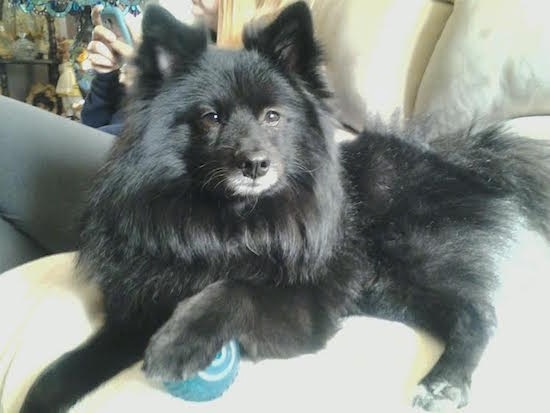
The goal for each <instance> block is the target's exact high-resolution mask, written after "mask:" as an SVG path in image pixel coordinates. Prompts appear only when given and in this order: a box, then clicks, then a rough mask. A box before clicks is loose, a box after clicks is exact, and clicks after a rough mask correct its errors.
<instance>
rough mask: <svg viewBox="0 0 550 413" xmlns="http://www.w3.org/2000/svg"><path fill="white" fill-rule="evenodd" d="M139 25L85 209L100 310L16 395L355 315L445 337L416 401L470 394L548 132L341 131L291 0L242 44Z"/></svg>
mask: <svg viewBox="0 0 550 413" xmlns="http://www.w3.org/2000/svg"><path fill="white" fill-rule="evenodd" d="M143 25H144V34H143V36H144V38H143V44H142V46H141V48H140V50H139V55H138V58H137V67H138V70H139V74H138V78H137V80H136V82H137V83H136V85H135V90H134V92H133V97H132V100H131V103H130V106H129V109H128V113H129V121H128V125H127V127H126V131H125V133H124V136H122V138H121V139H120V140H119V141H117V143H116V146H115V148H114V149H113V151H112V154H111V157H110V159H109V161H108V162H107V164H106V165H105V166H104V168H103V169H102V170H101V172H100V173H99V177H98V179H97V182H96V184H95V188H94V190H93V194H92V195H91V199H90V202H89V207H88V209H87V212H86V213H85V215H84V218H83V227H82V237H81V253H80V268H81V270H82V271H83V272H84V273H85V274H86V275H87V277H88V278H89V279H90V280H93V281H95V282H97V283H98V284H99V286H100V287H101V290H102V292H103V294H104V301H105V311H106V323H105V326H104V327H103V328H102V329H101V331H100V332H99V333H98V334H97V335H96V336H94V337H93V338H92V339H91V340H90V341H89V342H87V343H86V344H84V345H83V346H81V347H80V348H77V349H76V350H74V351H72V352H70V353H68V354H66V355H65V356H63V357H62V358H61V359H59V360H57V361H56V362H55V363H54V364H53V365H52V366H51V367H50V368H49V369H48V370H47V371H46V372H45V373H43V374H42V375H41V377H40V378H39V379H38V380H37V381H36V382H35V384H34V385H33V387H32V389H31V390H30V392H29V394H28V396H27V399H26V401H25V404H24V406H23V409H22V411H23V412H25V413H29V412H41V413H43V412H49V411H59V410H63V409H66V408H67V407H68V406H70V405H72V404H73V403H74V402H76V401H77V400H78V398H80V397H81V396H83V395H84V394H86V393H87V392H88V391H90V390H91V389H92V388H94V387H95V386H97V385H98V384H100V383H101V382H103V381H105V380H106V379H108V378H109V377H111V376H112V375H113V374H115V373H116V372H118V371H120V370H121V369H123V368H124V367H126V366H128V365H129V364H130V363H132V362H135V361H138V360H140V359H141V358H142V357H144V365H143V368H144V371H145V373H146V374H147V375H148V376H149V377H152V378H161V379H181V378H182V377H186V376H188V375H190V374H193V373H195V372H196V371H197V370H198V369H201V368H203V367H205V366H206V365H207V364H208V363H209V362H210V361H211V360H212V358H213V357H214V355H215V353H216V351H217V350H218V349H219V348H220V346H221V345H222V344H223V343H224V342H226V341H228V340H229V339H231V338H234V337H236V338H238V340H239V341H240V343H241V345H242V347H243V349H244V350H245V351H246V353H247V354H248V356H250V357H252V358H263V357H291V356H294V355H298V354H302V353H306V352H313V351H316V350H318V349H320V348H322V347H323V345H324V344H325V342H326V340H327V339H328V338H330V337H331V336H332V335H333V334H334V333H335V331H336V330H337V328H338V322H339V320H340V319H341V318H342V317H345V316H348V315H352V314H370V315H374V316H378V317H384V318H388V319H391V320H397V321H400V322H404V323H407V324H410V325H412V326H416V327H421V328H424V329H426V330H428V331H430V332H431V333H433V334H434V335H436V336H438V337H440V338H442V339H443V340H445V342H446V350H445V352H444V353H443V355H442V356H441V358H440V360H439V361H438V362H437V364H436V365H435V367H434V368H433V370H432V371H431V372H430V373H429V374H428V375H427V376H426V377H425V378H424V379H423V381H422V383H421V384H422V385H423V390H424V392H423V393H422V392H421V393H419V395H418V396H417V397H416V399H415V403H416V404H417V405H418V406H420V407H423V408H425V409H427V410H431V409H437V408H438V407H439V402H440V401H441V400H446V399H450V400H451V401H452V402H453V403H454V404H455V405H456V406H462V405H464V404H465V403H466V402H467V394H468V389H469V384H470V379H471V375H472V371H473V370H474V368H475V367H476V365H477V363H478V361H479V359H480V357H481V354H482V352H483V349H484V347H485V345H486V343H487V341H488V339H489V337H490V335H491V332H492V330H493V329H494V327H495V326H496V316H495V309H494V305H493V303H492V301H491V298H490V297H491V294H492V292H493V291H494V289H495V288H496V286H497V284H498V283H499V274H497V270H496V267H495V265H494V261H493V259H494V256H495V255H496V254H498V253H499V251H500V249H501V247H503V246H504V245H505V244H507V243H508V242H510V241H513V238H514V236H515V232H514V228H515V225H516V224H517V223H518V222H524V224H525V226H526V227H527V228H530V229H534V230H536V231H539V232H540V233H542V234H543V235H544V236H545V237H547V238H548V237H550V227H549V225H550V224H549V223H550V187H549V182H550V170H549V166H548V165H549V163H548V159H549V156H548V155H549V153H550V149H549V147H548V145H547V144H546V143H543V142H541V141H532V140H528V139H524V138H517V137H514V136H511V135H508V134H506V133H504V132H502V131H500V130H498V129H490V130H486V131H484V132H482V133H477V134H468V133H466V134H464V136H454V137H452V138H441V139H436V140H434V141H433V142H431V143H430V146H427V145H426V144H420V143H417V142H416V141H415V140H414V139H412V138H407V137H399V136H394V135H391V134H390V135H387V134H383V133H374V132H369V131H366V132H364V133H362V134H361V135H360V136H359V138H358V139H357V140H355V141H353V142H350V143H346V144H342V145H340V146H337V145H336V144H335V143H334V142H333V139H332V131H331V127H330V115H329V113H327V110H326V106H325V104H324V98H325V97H327V91H326V89H325V86H324V83H323V80H322V77H321V75H320V71H319V64H320V60H321V59H320V53H319V48H318V46H317V45H316V43H315V41H314V38H313V30H312V23H311V18H310V15H309V11H308V9H307V7H306V6H305V5H304V4H302V3H297V4H294V5H292V6H290V7H288V8H287V9H285V10H284V11H283V12H282V13H281V15H280V16H279V17H278V18H277V19H276V20H275V21H274V22H273V23H271V24H270V25H269V26H267V27H266V28H264V29H255V30H253V29H249V30H248V31H247V32H245V35H244V44H245V46H246V47H245V50H242V51H229V50H219V49H217V48H215V47H213V46H211V45H209V44H208V43H207V40H206V39H207V37H206V34H205V32H204V30H203V29H201V28H196V27H188V26H184V25H182V24H180V23H179V22H177V21H176V20H175V19H174V18H173V17H172V16H171V15H169V14H168V13H167V12H166V11H164V10H163V9H160V8H157V7H151V8H149V9H148V11H147V13H146V16H145V19H144V22H143ZM270 173H271V174H272V175H269V174H270ZM261 174H267V175H265V176H262V175H261ZM243 176H244V178H243ZM258 182H259V183H260V184H261V185H263V186H261V187H258V186H255V185H256V183H258ZM258 188H259V189H258Z"/></svg>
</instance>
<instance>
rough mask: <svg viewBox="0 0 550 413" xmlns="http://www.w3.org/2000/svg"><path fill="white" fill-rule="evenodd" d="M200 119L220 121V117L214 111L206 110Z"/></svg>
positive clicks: (212, 121) (211, 121) (210, 121)
mask: <svg viewBox="0 0 550 413" xmlns="http://www.w3.org/2000/svg"><path fill="white" fill-rule="evenodd" d="M202 119H203V120H204V121H206V122H209V123H220V122H221V117H220V115H219V114H217V113H216V112H207V113H205V114H204V115H202Z"/></svg>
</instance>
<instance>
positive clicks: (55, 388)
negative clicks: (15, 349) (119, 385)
mask: <svg viewBox="0 0 550 413" xmlns="http://www.w3.org/2000/svg"><path fill="white" fill-rule="evenodd" d="M148 338H149V335H148V334H146V333H145V332H144V331H141V330H140V331H137V330H135V331H128V330H124V331H123V330H117V329H113V328H109V329H107V328H103V329H101V330H100V331H99V332H98V333H97V334H96V335H95V336H93V337H92V338H91V339H90V340H89V341H87V342H86V343H84V344H83V345H82V346H81V347H79V348H77V349H75V350H73V351H71V352H69V353H66V354H65V355H63V356H62V357H60V358H59V359H58V360H56V361H55V362H54V363H53V364H52V365H51V366H49V367H48V368H47V369H46V370H45V371H44V372H43V373H42V374H41V375H40V376H39V377H38V379H37V380H36V381H35V382H34V383H33V385H32V387H31V388H30V390H29V392H28V393H27V396H26V398H25V401H24V403H23V406H22V408H21V413H48V412H64V411H67V410H68V409H69V408H70V407H71V406H72V405H73V404H75V403H76V402H77V401H78V400H79V399H80V398H82V397H83V396H84V395H86V394H87V393H88V392H89V391H91V390H92V389H94V388H95V387H97V386H98V385H100V384H101V383H103V382H104V381H106V380H107V379H109V378H111V377H112V376H114V375H115V374H117V373H118V372H120V371H122V370H123V369H124V368H126V367H129V366H130V365H132V364H133V363H135V362H137V361H139V360H140V359H141V358H142V357H143V354H144V352H145V347H146V345H147V342H148Z"/></svg>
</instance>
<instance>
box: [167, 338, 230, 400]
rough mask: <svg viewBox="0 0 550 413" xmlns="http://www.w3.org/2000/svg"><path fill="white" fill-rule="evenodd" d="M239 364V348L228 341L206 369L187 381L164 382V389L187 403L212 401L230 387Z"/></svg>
mask: <svg viewBox="0 0 550 413" xmlns="http://www.w3.org/2000/svg"><path fill="white" fill-rule="evenodd" d="M239 362H240V353H239V346H238V344H237V342H236V341H230V342H229V343H228V344H226V345H225V346H223V348H222V349H221V350H220V351H219V352H218V354H217V355H216V358H215V359H214V361H213V362H212V363H211V364H210V366H208V367H207V368H206V369H204V370H202V371H200V372H198V373H197V374H196V375H195V376H193V377H191V378H189V379H187V380H181V381H172V382H164V387H165V388H166V390H167V391H168V392H169V393H170V394H171V395H173V396H175V397H179V398H180V399H184V400H187V401H192V402H204V401H209V400H213V399H216V398H218V397H220V396H221V395H222V394H223V393H224V392H225V391H226V390H227V389H228V388H229V386H231V384H232V383H233V381H234V380H235V377H237V373H238V372H239Z"/></svg>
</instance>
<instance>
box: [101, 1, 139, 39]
mask: <svg viewBox="0 0 550 413" xmlns="http://www.w3.org/2000/svg"><path fill="white" fill-rule="evenodd" d="M101 21H102V22H103V26H105V27H106V28H107V29H109V30H111V31H112V32H113V33H116V34H117V35H120V36H122V39H123V40H124V43H126V44H128V45H130V46H133V41H132V36H131V35H130V31H129V30H128V26H127V25H126V22H125V21H124V14H123V13H122V11H121V10H120V9H119V8H118V7H115V6H112V5H110V4H106V5H105V7H104V8H103V10H102V11H101Z"/></svg>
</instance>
